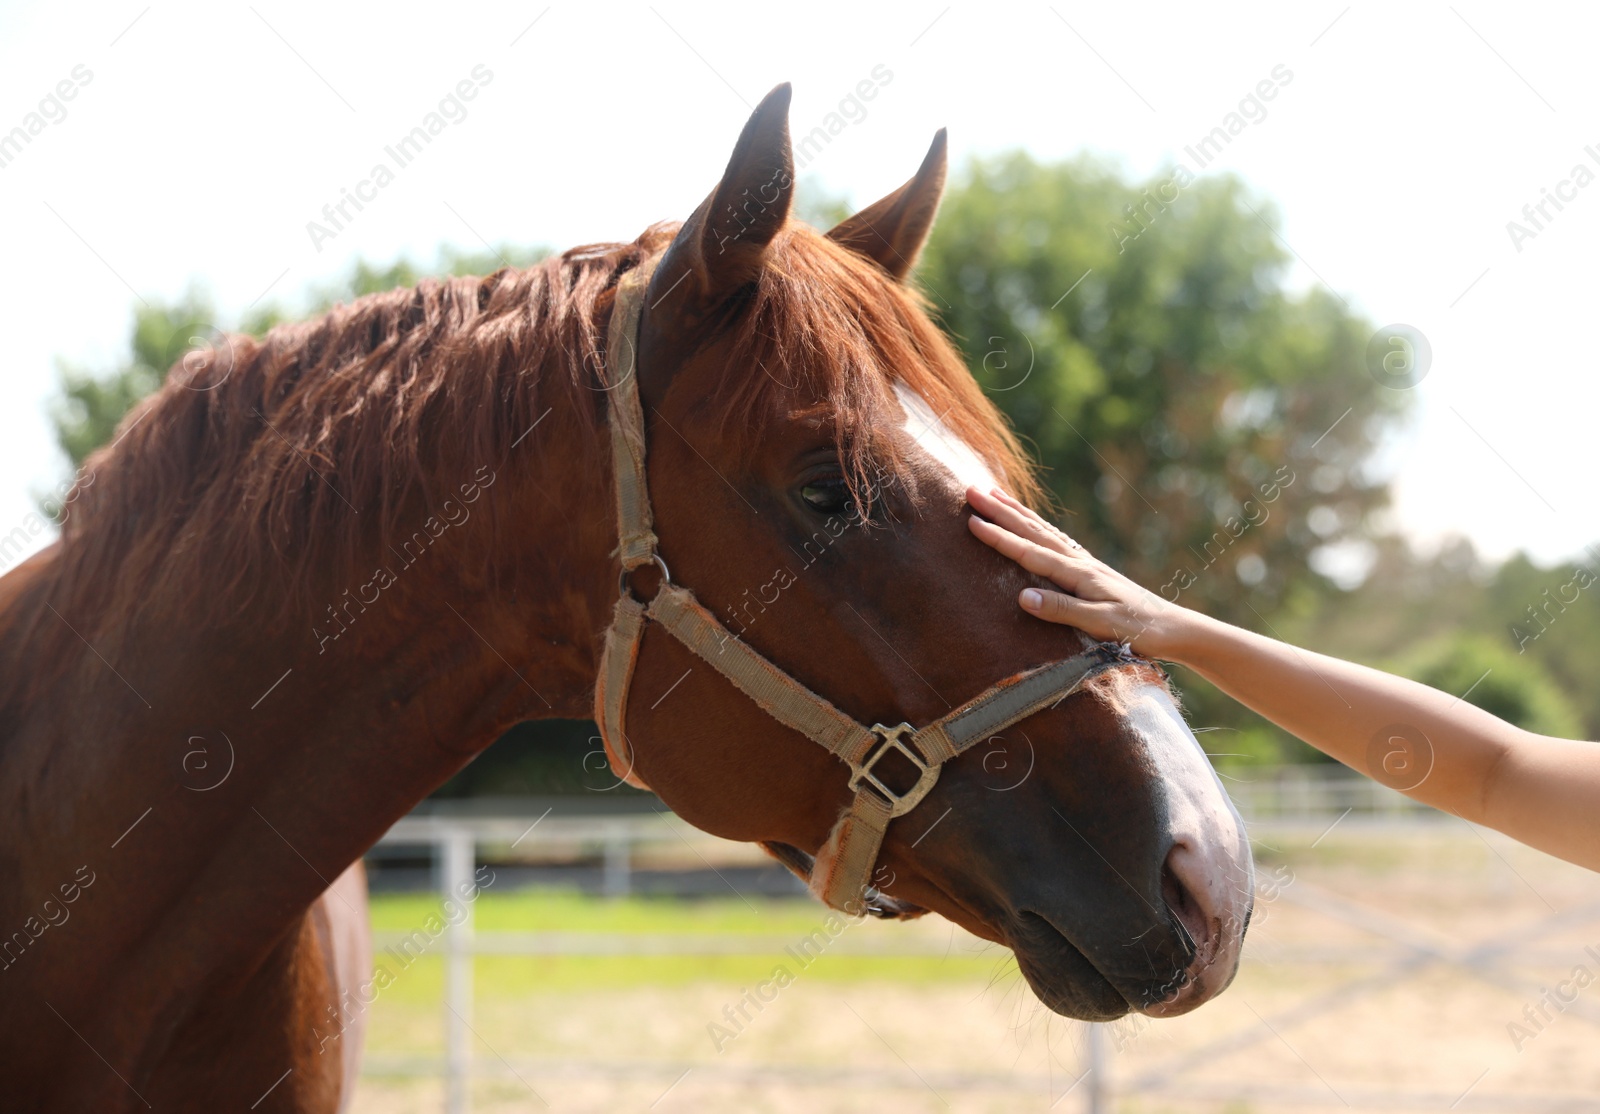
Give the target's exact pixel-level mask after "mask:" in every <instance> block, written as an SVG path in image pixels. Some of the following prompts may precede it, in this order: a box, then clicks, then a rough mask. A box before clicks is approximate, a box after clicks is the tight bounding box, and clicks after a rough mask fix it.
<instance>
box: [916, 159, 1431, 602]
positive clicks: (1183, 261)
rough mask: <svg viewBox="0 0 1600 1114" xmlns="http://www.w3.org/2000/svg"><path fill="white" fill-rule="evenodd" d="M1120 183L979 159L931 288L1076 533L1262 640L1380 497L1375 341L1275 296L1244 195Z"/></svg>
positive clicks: (933, 257)
mask: <svg viewBox="0 0 1600 1114" xmlns="http://www.w3.org/2000/svg"><path fill="white" fill-rule="evenodd" d="M1185 180H1187V172H1184V174H1183V175H1180V176H1178V177H1176V178H1174V176H1173V175H1170V174H1162V175H1158V176H1157V177H1156V178H1155V179H1152V180H1151V181H1150V182H1148V183H1144V184H1134V185H1129V184H1128V183H1127V182H1126V181H1125V180H1124V179H1123V178H1121V177H1120V176H1119V175H1117V174H1115V173H1113V172H1111V171H1110V170H1107V169H1106V168H1104V167H1103V166H1101V165H1099V164H1098V163H1096V162H1093V161H1091V160H1088V159H1079V160H1075V161H1070V162H1062V163H1056V164H1049V165H1042V164H1040V163H1038V162H1035V161H1034V160H1033V159H1031V158H1029V157H1028V156H1026V155H1023V154H1014V155H1009V156H1006V157H1003V158H998V159H992V160H987V161H979V162H976V163H974V164H973V165H972V166H971V167H970V169H969V170H968V172H967V174H966V176H965V179H964V180H963V181H960V182H958V183H957V184H956V185H955V186H954V187H953V188H952V189H951V190H950V191H949V194H948V195H947V197H946V199H945V202H944V205H943V208H942V210H941V214H940V219H939V223H938V224H937V225H936V226H935V230H934V235H933V238H932V241H931V242H930V244H929V245H928V249H927V251H926V253H925V254H924V256H923V261H922V265H921V268H920V269H919V271H918V279H919V281H920V282H921V283H922V285H923V286H924V288H925V289H926V291H927V293H928V295H929V297H930V298H931V299H932V301H933V302H934V304H935V306H936V307H937V308H938V309H939V310H940V311H941V312H942V314H943V316H944V320H945V323H946V325H947V326H948V327H949V328H950V329H951V330H952V332H954V333H955V335H956V336H958V337H959V338H960V339H961V341H962V343H963V344H964V345H965V347H966V350H967V353H968V358H969V362H970V365H971V368H972V371H973V374H974V375H975V376H977V378H978V381H979V382H980V383H981V384H983V386H984V388H985V389H986V390H987V391H988V392H989V395H990V397H991V398H992V399H993V400H994V401H995V402H996V403H997V404H998V405H999V406H1000V407H1001V408H1002V409H1003V410H1005V412H1006V413H1007V414H1008V415H1009V416H1010V418H1011V420H1012V421H1013V422H1014V423H1015V424H1016V426H1017V428H1018V429H1019V430H1020V431H1021V432H1022V434H1023V435H1024V436H1025V437H1027V438H1028V439H1030V440H1031V441H1032V442H1033V444H1034V446H1035V447H1036V449H1037V451H1038V454H1039V457H1040V459H1041V461H1042V462H1043V463H1044V465H1045V467H1046V469H1047V483H1048V485H1049V487H1050V489H1051V490H1052V492H1053V494H1054V495H1055V497H1056V499H1057V500H1058V501H1059V502H1060V504H1061V506H1062V507H1064V508H1065V509H1066V511H1067V515H1068V517H1067V519H1066V525H1067V527H1068V528H1069V529H1070V530H1071V531H1073V532H1074V533H1075V534H1076V535H1077V536H1078V537H1079V538H1080V539H1081V540H1082V541H1083V542H1084V544H1085V545H1087V546H1088V547H1089V548H1090V549H1091V550H1093V551H1095V552H1096V553H1098V554H1100V555H1101V556H1103V557H1105V558H1106V559H1107V560H1109V561H1111V562H1112V563H1114V564H1116V565H1118V566H1119V567H1120V568H1122V569H1123V570H1124V571H1125V572H1127V573H1129V574H1130V575H1132V576H1134V577H1135V578H1137V579H1139V580H1140V581H1141V582H1143V583H1145V584H1147V585H1149V586H1150V587H1151V588H1152V589H1165V593H1164V594H1166V595H1167V596H1168V597H1169V598H1174V597H1176V598H1181V599H1182V601H1183V602H1184V603H1187V604H1192V605H1196V606H1199V607H1202V608H1204V609H1205V610H1207V611H1209V612H1211V613H1212V614H1215V615H1218V616H1219V617H1221V618H1225V619H1228V620H1231V621H1234V622H1241V623H1245V624H1247V625H1250V626H1256V627H1259V626H1261V625H1262V617H1263V616H1265V615H1270V614H1271V613H1272V612H1274V611H1275V610H1277V608H1278V607H1279V606H1280V605H1282V604H1283V603H1285V602H1286V601H1288V600H1290V599H1291V598H1292V597H1293V595H1294V594H1295V593H1296V592H1303V591H1313V592H1320V591H1322V590H1324V589H1325V587H1326V581H1325V580H1324V579H1323V578H1322V577H1320V576H1318V574H1317V573H1316V572H1315V571H1313V566H1314V565H1316V564H1317V563H1318V562H1319V561H1320V559H1321V558H1322V557H1324V556H1325V555H1326V553H1327V552H1328V548H1327V547H1329V546H1332V545H1335V544H1337V543H1340V542H1346V541H1350V540H1353V539H1360V538H1363V537H1364V536H1365V534H1366V531H1367V522H1368V518H1369V515H1370V514H1371V512H1372V511H1373V510H1375V509H1376V508H1378V507H1379V506H1381V505H1383V503H1384V502H1385V501H1386V499H1387V490H1386V487H1385V485H1384V483H1383V482H1382V481H1381V480H1379V479H1375V478H1373V477H1371V476H1369V475H1368V474H1367V472H1366V471H1365V470H1364V467H1363V466H1364V465H1365V464H1366V463H1367V462H1368V459H1369V456H1370V454H1371V451H1372V449H1373V446H1374V443H1375V442H1376V440H1377V439H1378V438H1379V437H1380V436H1381V435H1382V434H1383V432H1384V431H1385V430H1386V429H1387V428H1388V427H1389V426H1390V425H1391V424H1392V423H1393V421H1394V420H1395V419H1396V418H1397V417H1398V416H1399V414H1400V413H1401V410H1402V404H1403V401H1404V397H1405V396H1404V395H1403V393H1402V392H1397V391H1393V390H1389V389H1387V388H1383V387H1380V386H1378V384H1377V383H1376V381H1375V380H1374V379H1373V378H1372V377H1371V376H1370V375H1368V374H1367V371H1366V368H1365V349H1366V344H1367V341H1368V338H1369V336H1370V333H1371V331H1372V330H1371V328H1370V327H1369V326H1368V325H1366V324H1365V323H1364V322H1362V321H1361V320H1360V319H1359V318H1357V317H1355V316H1354V315H1353V314H1352V313H1351V312H1350V311H1349V310H1348V308H1347V307H1346V306H1345V305H1344V304H1343V302H1342V301H1341V300H1340V299H1339V298H1338V297H1337V296H1336V295H1333V294H1330V293H1327V292H1325V291H1322V290H1320V289H1316V290H1313V291H1311V292H1310V293H1309V294H1306V295H1303V296H1296V295H1293V294H1291V293H1290V292H1288V291H1287V290H1286V289H1285V288H1284V286H1283V276H1284V271H1285V266H1286V264H1287V262H1288V258H1289V257H1288V253H1287V252H1286V251H1285V249H1284V248H1283V247H1282V246H1280V243H1279V241H1278V239H1277V237H1276V234H1275V232H1274V230H1273V228H1272V226H1271V221H1272V214H1271V211H1270V208H1268V207H1267V206H1265V205H1264V203H1262V202H1261V201H1259V200H1252V199H1251V198H1250V197H1249V196H1248V195H1247V193H1246V191H1245V189H1244V187H1243V186H1242V185H1241V184H1240V183H1239V182H1238V181H1237V180H1235V179H1232V178H1228V177H1223V178H1215V179H1206V180H1201V181H1189V182H1188V184H1187V185H1186V186H1183V187H1182V188H1179V185H1178V183H1179V182H1182V181H1185Z"/></svg>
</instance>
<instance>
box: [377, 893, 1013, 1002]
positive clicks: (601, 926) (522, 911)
mask: <svg viewBox="0 0 1600 1114" xmlns="http://www.w3.org/2000/svg"><path fill="white" fill-rule="evenodd" d="M438 914H439V901H438V898H436V897H434V896H432V895H429V894H383V895H376V896H374V897H373V899H372V915H371V919H372V927H373V930H374V931H375V932H378V933H384V932H402V933H411V932H415V931H419V930H424V931H425V930H426V926H428V922H429V918H430V917H437V916H438ZM829 916H830V912H829V910H827V909H825V908H823V907H822V906H820V905H817V904H815V903H812V902H807V901H794V900H770V899H753V900H752V901H751V902H750V903H749V904H746V903H745V902H744V901H741V900H739V899H737V898H730V899H728V900H720V899H716V900H707V901H681V900H677V899H670V898H642V897H633V898H620V899H606V898H595V897H586V896H584V895H582V894H577V893H571V892H560V891H549V890H525V891H522V892H520V893H498V894H497V893H494V892H493V891H492V890H490V891H486V892H484V893H483V894H482V896H480V897H479V899H478V900H477V902H476V903H475V904H474V907H473V918H474V921H473V923H474V927H475V928H476V929H477V930H479V931H482V932H490V931H501V932H506V931H514V932H560V933H605V934H622V935H629V934H633V935H641V936H644V935H651V936H654V935H674V936H679V935H682V936H703V937H705V938H707V939H727V938H728V937H730V936H738V935H741V934H742V935H746V936H753V937H758V938H760V939H761V940H763V941H768V942H770V944H771V948H770V951H763V952H761V953H756V954H749V955H616V956H611V955H606V956H585V955H570V956H568V955H555V956H499V955H487V956H479V957H478V958H477V961H476V963H475V965H474V973H475V978H474V985H475V991H476V994H477V995H478V996H479V997H480V998H484V999H495V998H518V997H525V996H527V995H528V994H530V993H535V992H538V991H560V990H571V989H589V990H593V989H598V988H602V987H611V988H623V987H637V986H682V985H685V984H689V983H694V982H701V981H704V982H717V983H724V984H726V983H734V984H739V985H746V984H750V985H753V984H754V983H757V982H760V981H763V980H766V979H768V978H770V977H771V976H772V973H773V971H774V969H775V968H776V967H777V966H779V965H783V966H785V967H787V968H788V969H789V971H790V972H791V973H795V974H798V973H799V970H800V969H801V965H800V963H799V962H798V961H797V960H796V959H795V957H794V956H793V955H789V954H787V953H785V952H784V950H783V948H784V945H785V944H790V945H795V946H797V945H798V944H799V942H800V941H801V940H804V939H806V938H807V937H809V936H810V935H811V934H812V933H815V932H818V931H823V930H824V924H825V922H826V921H827V918H828V917H829ZM434 923H435V925H436V924H437V922H434ZM896 931H915V929H910V928H906V927H902V926H896V925H881V924H876V923H871V924H855V925H850V926H849V927H847V928H845V929H844V930H843V932H842V933H841V934H840V939H845V938H849V937H850V936H852V935H853V934H856V933H869V932H870V933H874V934H875V935H877V934H884V933H893V932H896ZM879 938H880V939H881V938H882V936H881V935H879ZM443 952H444V941H443V939H442V938H441V939H439V940H437V941H436V942H434V943H433V944H432V946H431V947H430V948H429V949H428V950H427V951H426V953H425V954H424V955H423V956H422V957H421V958H420V959H416V960H414V961H413V962H411V963H410V964H409V966H405V967H404V968H402V966H401V964H400V962H399V961H398V960H397V959H396V958H395V957H394V955H393V954H391V953H389V952H386V951H384V950H383V949H382V948H380V949H378V951H377V953H376V955H375V957H374V961H375V963H377V964H381V965H384V966H386V967H387V968H388V970H389V971H390V973H391V974H392V975H395V976H397V977H396V979H395V982H394V985H393V986H392V987H391V988H390V989H389V990H387V991H385V996H386V997H391V996H392V997H393V998H394V999H396V1000H397V1001H404V1000H408V1001H414V1002H425V1001H426V1002H436V1001H437V1000H438V998H439V995H440V994H441V993H442V989H443V963H442V959H441V957H442V955H443ZM1012 965H1013V964H1012V961H1011V959H1010V956H1009V953H1007V952H1004V951H1002V950H999V949H994V950H989V951H985V952H983V953H982V954H978V955H973V954H971V953H970V952H965V951H963V950H962V949H961V948H954V949H952V950H951V953H950V954H949V956H948V957H945V956H939V955H910V956H876V955H842V954H838V951H837V949H831V948H830V949H824V951H823V952H822V954H821V955H820V956H818V957H816V958H814V959H812V960H811V961H810V962H809V963H808V964H807V965H806V966H805V967H804V970H805V972H806V977H807V978H808V979H811V978H814V979H825V980H835V981H841V982H855V981H860V980H863V979H886V980H890V981H895V982H902V983H914V984H926V983H932V982H945V981H958V980H972V979H988V978H990V977H992V976H994V975H995V974H996V973H997V972H998V971H1001V970H1002V969H1004V968H1006V967H1008V966H1012Z"/></svg>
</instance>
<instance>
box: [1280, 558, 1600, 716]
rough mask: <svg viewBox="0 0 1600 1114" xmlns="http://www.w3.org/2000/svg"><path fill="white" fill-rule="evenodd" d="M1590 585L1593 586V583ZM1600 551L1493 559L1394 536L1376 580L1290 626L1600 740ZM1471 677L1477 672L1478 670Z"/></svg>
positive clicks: (1326, 647)
mask: <svg viewBox="0 0 1600 1114" xmlns="http://www.w3.org/2000/svg"><path fill="white" fill-rule="evenodd" d="M1585 584H1587V587H1583V586H1582V585H1585ZM1597 597H1600V553H1595V552H1594V551H1593V549H1592V548H1591V553H1590V554H1589V560H1588V561H1587V562H1582V563H1580V562H1571V561H1569V562H1562V563H1559V564H1556V565H1550V566H1543V565H1539V564H1536V563H1535V562H1533V561H1531V560H1529V559H1528V558H1527V557H1526V556H1524V555H1522V554H1518V555H1516V556H1514V557H1512V558H1510V559H1509V560H1507V561H1505V562H1503V563H1501V564H1499V565H1491V564H1489V563H1487V562H1485V561H1483V560H1482V559H1481V558H1480V557H1479V556H1478V554H1477V553H1476V552H1475V551H1474V550H1473V548H1472V546H1471V545H1470V544H1469V543H1467V542H1465V541H1457V542H1454V543H1452V544H1450V545H1447V546H1445V547H1443V548H1442V549H1440V551H1439V552H1438V553H1435V554H1433V555H1431V556H1429V557H1425V558H1424V557H1419V556H1417V555H1415V554H1414V553H1412V552H1411V551H1410V550H1409V549H1408V548H1407V547H1406V546H1405V545H1404V544H1403V543H1401V542H1400V541H1399V540H1397V539H1392V538H1389V539H1383V540H1381V541H1380V543H1379V545H1378V558H1377V562H1376V564H1375V565H1374V566H1373V570H1372V572H1371V574H1370V575H1369V576H1368V577H1367V579H1366V581H1365V582H1364V583H1363V584H1362V585H1361V587H1359V588H1358V589H1355V590H1354V591H1351V592H1347V593H1340V594H1339V597H1338V598H1337V599H1336V600H1333V601H1330V603H1329V605H1328V606H1326V607H1323V608H1320V609H1318V610H1317V611H1316V612H1314V613H1307V614H1305V615H1303V616H1299V617H1286V618H1284V619H1283V620H1282V622H1283V623H1284V630H1283V633H1284V634H1285V635H1286V636H1287V637H1289V638H1291V639H1293V640H1294V641H1296V642H1302V643H1304V644H1306V645H1310V646H1315V647H1316V648H1317V649H1318V650H1321V651H1323V652H1324V653H1329V654H1337V655H1339V656H1341V657H1347V658H1350V659H1352V660H1355V661H1362V662H1367V663H1369V664H1373V665H1379V666H1383V667H1387V668H1392V669H1394V670H1395V671H1396V672H1400V673H1403V674H1404V675H1406V676H1409V677H1412V678H1413V679H1415V680H1419V681H1423V682H1425V683H1427V684H1431V685H1433V686H1434V687H1436V688H1440V689H1443V690H1444V691H1446V692H1448V693H1450V694H1451V695H1453V696H1460V695H1461V694H1462V693H1464V692H1466V691H1467V689H1468V688H1469V687H1470V686H1471V685H1472V684H1473V683H1474V682H1476V681H1478V679H1479V677H1482V676H1483V675H1484V672H1485V671H1486V670H1492V672H1490V673H1489V674H1488V676H1486V677H1483V680H1482V683H1481V684H1479V685H1478V687H1477V688H1476V689H1473V690H1472V692H1471V694H1470V695H1469V696H1468V697H1467V699H1468V701H1470V702H1471V703H1473V704H1476V705H1478V706H1479V707H1482V708H1485V709H1487V710H1489V711H1491V712H1493V713H1494V714H1495V715H1498V716H1501V717H1502V718H1504V719H1507V720H1510V721H1511V722H1513V723H1516V724H1518V725H1519V726H1522V727H1525V728H1527V729H1528V730H1530V731H1538V732H1541V733H1543V734H1553V735H1567V736H1569V737H1572V736H1582V737H1584V738H1588V739H1600V686H1597V685H1595V683H1594V678H1595V676H1596V675H1597V674H1600V598H1597ZM1468 674H1470V676H1468Z"/></svg>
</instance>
